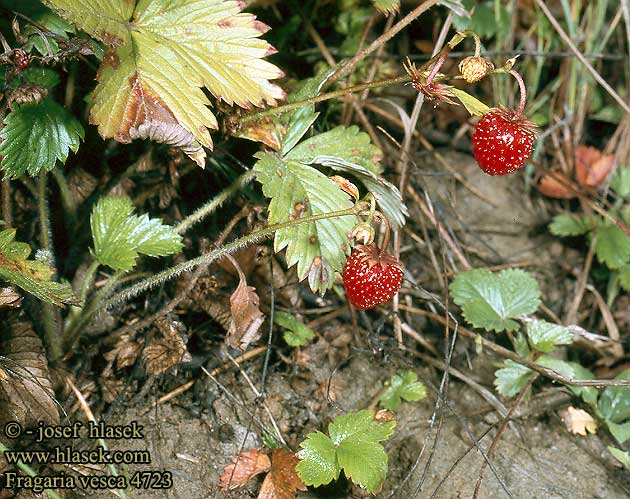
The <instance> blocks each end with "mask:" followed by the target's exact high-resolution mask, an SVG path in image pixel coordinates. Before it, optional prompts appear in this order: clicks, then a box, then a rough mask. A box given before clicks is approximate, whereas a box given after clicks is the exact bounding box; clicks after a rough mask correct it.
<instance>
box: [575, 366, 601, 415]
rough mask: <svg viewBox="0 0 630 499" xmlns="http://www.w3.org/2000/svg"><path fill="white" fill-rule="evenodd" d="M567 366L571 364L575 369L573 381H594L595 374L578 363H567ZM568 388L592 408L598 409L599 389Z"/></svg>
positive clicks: (587, 387)
mask: <svg viewBox="0 0 630 499" xmlns="http://www.w3.org/2000/svg"><path fill="white" fill-rule="evenodd" d="M567 364H569V366H571V369H573V379H576V380H583V379H593V373H592V372H591V371H589V370H588V369H586V368H585V367H583V366H582V365H581V364H578V363H577V362H567ZM568 388H569V390H571V391H572V392H573V393H575V394H576V395H578V396H579V397H582V400H584V402H586V403H587V404H589V405H590V406H591V407H593V408H596V407H597V397H598V396H599V392H598V391H597V388H595V387H593V386H568Z"/></svg>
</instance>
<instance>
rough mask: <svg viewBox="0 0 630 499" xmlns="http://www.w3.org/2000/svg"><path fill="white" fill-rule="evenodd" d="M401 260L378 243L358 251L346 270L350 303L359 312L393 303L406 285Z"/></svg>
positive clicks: (361, 246) (359, 248)
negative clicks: (403, 285) (379, 246)
mask: <svg viewBox="0 0 630 499" xmlns="http://www.w3.org/2000/svg"><path fill="white" fill-rule="evenodd" d="M402 281H403V271H402V269H401V268H400V263H399V262H398V260H397V259H396V258H395V257H394V256H392V255H390V254H389V253H387V252H386V251H381V250H380V249H379V248H378V246H376V244H375V243H372V244H368V245H362V244H359V245H357V246H356V247H355V248H354V251H352V254H351V255H350V258H348V261H347V262H346V266H345V267H344V269H343V285H344V287H345V288H346V295H348V300H350V303H352V305H354V306H355V307H356V308H358V309H359V310H368V309H370V308H374V307H376V306H377V305H380V304H381V303H385V302H387V301H389V300H391V299H392V298H393V297H394V295H395V294H396V293H398V290H399V289H400V286H401V285H402Z"/></svg>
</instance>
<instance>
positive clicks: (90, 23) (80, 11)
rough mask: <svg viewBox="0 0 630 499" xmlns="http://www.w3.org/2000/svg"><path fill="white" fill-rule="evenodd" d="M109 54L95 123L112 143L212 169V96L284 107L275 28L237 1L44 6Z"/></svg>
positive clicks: (57, 1)
mask: <svg viewBox="0 0 630 499" xmlns="http://www.w3.org/2000/svg"><path fill="white" fill-rule="evenodd" d="M44 3H45V4H47V5H48V6H50V7H52V8H54V9H55V10H57V12H58V13H59V14H60V15H61V16H62V17H64V18H65V19H67V20H68V21H70V22H72V23H74V24H76V25H77V26H78V27H79V28H81V29H83V30H84V31H86V32H88V33H89V34H91V35H92V36H94V37H95V38H98V39H99V40H101V41H102V42H104V43H105V44H106V45H107V46H109V49H108V50H107V52H106V53H105V56H104V58H103V63H102V64H101V67H100V68H99V71H98V73H97V77H96V78H97V80H98V85H97V86H96V89H95V90H94V95H93V102H92V103H93V106H92V110H91V114H90V122H91V123H93V124H95V125H98V128H99V132H100V134H101V135H102V136H103V137H104V138H109V137H113V138H115V139H116V140H118V141H120V142H130V141H131V140H133V139H136V138H140V139H146V138H148V139H151V140H155V141H157V142H163V143H167V144H170V145H173V146H176V147H180V148H181V149H183V151H184V152H185V153H186V154H188V155H189V156H190V157H191V158H193V159H194V160H195V161H196V162H197V164H199V165H200V166H203V162H204V158H205V152H204V151H203V149H202V147H201V146H205V147H208V148H212V139H211V138H210V133H209V130H210V129H216V128H217V120H216V118H215V116H214V114H213V113H212V112H211V111H210V109H209V108H208V106H209V105H210V101H209V100H208V98H207V97H206V95H205V94H204V92H203V87H206V88H207V89H208V90H209V91H210V92H211V93H212V94H213V95H214V96H215V97H216V98H217V99H220V100H223V101H225V102H226V103H228V104H230V105H231V104H236V105H238V106H241V107H244V108H250V107H252V106H262V105H264V104H265V103H267V104H270V105H275V104H276V99H280V98H283V97H284V92H283V91H282V89H280V88H279V87H278V86H276V85H274V84H272V83H270V81H269V80H272V79H275V78H279V77H281V76H282V75H283V73H282V71H281V70H280V69H278V68H277V67H276V66H274V65H273V64H271V63H269V62H267V61H265V60H263V57H265V56H267V55H270V54H272V53H273V52H274V49H273V47H271V45H269V44H268V43H267V42H266V41H265V40H262V39H260V36H261V35H262V34H263V33H265V32H266V31H267V29H268V27H267V26H266V25H264V24H263V23H261V22H259V21H257V20H256V17H255V16H254V15H253V14H247V13H243V12H241V9H242V8H243V3H242V2H238V1H232V0H106V1H103V2H93V1H91V0H44Z"/></svg>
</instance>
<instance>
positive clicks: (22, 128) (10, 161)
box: [0, 99, 84, 178]
mask: <svg viewBox="0 0 630 499" xmlns="http://www.w3.org/2000/svg"><path fill="white" fill-rule="evenodd" d="M4 124H5V127H4V128H3V129H2V132H0V136H1V137H2V143H1V144H0V155H2V156H4V157H3V158H2V163H1V164H0V169H2V170H3V171H4V174H5V178H18V177H21V176H22V175H24V174H25V173H28V174H29V175H31V176H36V175H38V174H39V172H40V171H42V170H44V171H50V170H52V169H53V168H54V167H55V163H56V162H57V160H59V161H61V162H62V163H65V161H66V159H67V158H68V153H69V151H70V150H72V151H74V152H76V151H77V149H78V148H79V143H80V141H81V139H83V137H84V131H83V127H82V126H81V123H79V122H78V121H77V119H76V118H75V117H74V116H72V115H71V114H70V113H69V112H68V111H66V110H65V109H64V108H63V107H61V106H60V105H59V104H57V103H56V102H55V101H53V100H51V99H43V100H42V101H41V102H40V103H39V104H36V103H32V104H22V105H20V106H16V109H15V110H14V111H12V112H10V113H9V114H8V115H7V116H6V117H5V119H4Z"/></svg>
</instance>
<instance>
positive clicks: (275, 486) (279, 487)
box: [258, 449, 306, 499]
mask: <svg viewBox="0 0 630 499" xmlns="http://www.w3.org/2000/svg"><path fill="white" fill-rule="evenodd" d="M299 462H300V460H299V459H298V458H297V457H296V455H295V454H294V453H293V452H289V451H288V450H285V449H275V450H274V451H273V454H272V455H271V463H272V464H271V469H270V470H269V473H267V476H266V477H265V480H264V482H263V484H262V487H261V488H260V492H259V493H258V499H294V497H295V491H296V490H306V486H305V485H304V483H303V482H302V480H300V477H299V476H298V475H297V473H296V472H295V467H296V466H297V464H298V463H299Z"/></svg>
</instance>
